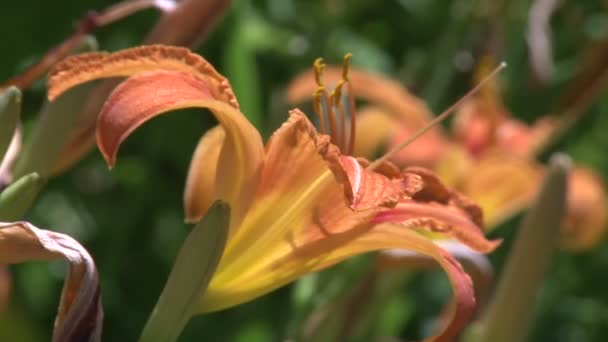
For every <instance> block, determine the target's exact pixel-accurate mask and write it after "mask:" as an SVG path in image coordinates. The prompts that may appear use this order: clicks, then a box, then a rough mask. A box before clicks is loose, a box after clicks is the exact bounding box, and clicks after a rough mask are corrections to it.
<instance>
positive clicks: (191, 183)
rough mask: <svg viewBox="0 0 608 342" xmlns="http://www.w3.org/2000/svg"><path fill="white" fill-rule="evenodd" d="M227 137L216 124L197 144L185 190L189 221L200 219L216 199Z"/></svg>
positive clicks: (185, 205)
mask: <svg viewBox="0 0 608 342" xmlns="http://www.w3.org/2000/svg"><path fill="white" fill-rule="evenodd" d="M225 138H226V132H225V131H224V129H223V128H222V126H216V127H214V128H212V129H210V130H209V131H207V133H205V134H204V135H203V136H202V137H201V139H200V140H199V142H198V145H197V146H196V150H195V151H194V154H193V155H192V161H191V162H190V168H189V169H188V178H187V179H186V188H185V190H184V210H185V214H186V220H188V221H193V222H194V221H198V220H200V219H201V217H203V215H204V214H205V212H206V211H207V209H209V207H210V206H211V204H212V203H213V201H214V196H215V191H214V189H215V184H216V178H217V177H216V175H217V163H218V160H219V157H220V151H221V150H222V146H223V145H224V140H225Z"/></svg>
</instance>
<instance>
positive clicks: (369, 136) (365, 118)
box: [353, 106, 396, 159]
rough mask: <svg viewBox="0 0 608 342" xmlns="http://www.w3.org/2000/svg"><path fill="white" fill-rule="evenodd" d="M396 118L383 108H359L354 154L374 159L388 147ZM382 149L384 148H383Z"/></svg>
mask: <svg viewBox="0 0 608 342" xmlns="http://www.w3.org/2000/svg"><path fill="white" fill-rule="evenodd" d="M395 125H396V120H395V119H394V118H392V117H391V114H390V113H387V112H386V111H385V110H384V109H383V108H381V107H378V106H366V107H363V108H361V109H357V128H356V134H355V136H356V137H357V139H355V149H354V151H353V155H355V156H358V157H365V158H368V159H374V158H376V157H378V154H379V152H380V153H381V152H382V150H384V149H386V145H387V144H388V142H389V141H390V138H391V136H392V134H393V131H394V128H395ZM381 149H382V150H381Z"/></svg>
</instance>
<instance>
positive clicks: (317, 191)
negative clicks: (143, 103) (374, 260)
mask: <svg viewBox="0 0 608 342" xmlns="http://www.w3.org/2000/svg"><path fill="white" fill-rule="evenodd" d="M327 139H328V137H326V136H317V133H316V130H315V129H314V127H313V126H312V124H310V122H309V121H308V119H307V118H306V117H305V116H304V115H303V114H302V113H300V112H297V111H293V112H292V113H291V115H290V118H289V120H288V121H287V122H286V123H284V124H283V125H282V126H281V128H279V129H278V130H277V131H276V132H275V133H274V134H273V136H272V137H271V138H270V140H269V142H268V144H267V146H266V160H265V163H264V170H263V171H262V177H261V181H260V185H259V187H258V190H257V193H256V196H255V201H254V204H253V205H252V207H251V208H250V209H249V211H248V213H247V215H246V217H245V219H244V220H243V222H242V223H241V224H240V226H239V228H238V230H237V231H236V233H235V234H234V235H233V236H232V237H231V238H230V239H229V241H228V244H227V246H226V249H225V250H224V255H223V256H222V259H221V261H220V265H219V267H218V269H217V271H216V273H215V275H214V277H213V279H212V280H211V283H210V284H209V288H208V289H207V291H206V293H205V294H204V296H203V298H202V301H201V310H203V311H213V310H219V309H222V308H225V307H229V306H233V305H237V304H240V303H242V302H246V301H249V300H251V299H253V298H256V297H258V296H260V295H262V294H265V293H268V292H270V291H272V290H274V289H276V288H278V287H280V286H282V285H284V284H286V283H288V282H290V281H292V280H294V279H295V277H297V276H298V275H301V274H303V273H305V272H306V271H305V270H295V269H294V270H292V271H290V272H288V273H285V272H283V273H279V274H276V273H274V272H272V270H273V269H274V268H275V267H276V266H275V264H276V263H277V262H279V260H281V259H283V258H285V257H286V256H287V255H289V254H290V253H292V251H293V249H294V246H295V245H294V244H295V243H297V242H299V241H301V240H302V239H310V238H312V237H311V236H310V235H311V231H312V230H311V229H310V227H319V226H322V227H323V229H325V231H326V232H327V233H330V232H339V231H343V230H348V229H350V228H351V227H353V226H355V225H357V224H359V223H361V222H363V221H364V220H365V219H368V218H369V217H370V215H371V213H366V212H354V211H353V210H352V209H350V208H349V207H348V206H347V204H346V201H345V198H344V190H343V187H342V186H341V185H340V184H339V183H338V182H337V181H336V180H335V178H334V176H333V174H332V172H331V170H330V168H329V166H328V163H327V162H326V161H325V159H324V155H323V153H322V152H320V151H319V149H320V147H323V148H324V149H326V148H327V144H328V141H327ZM323 142H326V144H323ZM321 231H322V230H321V229H316V230H314V233H312V234H317V233H321ZM304 236H306V238H304ZM315 236H317V235H315Z"/></svg>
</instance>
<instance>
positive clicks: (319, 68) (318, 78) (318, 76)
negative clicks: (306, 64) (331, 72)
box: [312, 57, 325, 87]
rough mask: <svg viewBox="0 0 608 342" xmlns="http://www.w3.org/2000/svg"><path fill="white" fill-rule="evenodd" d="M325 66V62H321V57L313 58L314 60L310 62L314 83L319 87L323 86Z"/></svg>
mask: <svg viewBox="0 0 608 342" xmlns="http://www.w3.org/2000/svg"><path fill="white" fill-rule="evenodd" d="M324 68H325V63H324V62H323V58H320V57H319V58H317V59H315V62H314V63H313V64H312V70H313V72H314V73H315V83H317V85H318V86H319V87H322V86H323V77H322V75H323V69H324Z"/></svg>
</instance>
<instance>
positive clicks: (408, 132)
mask: <svg viewBox="0 0 608 342" xmlns="http://www.w3.org/2000/svg"><path fill="white" fill-rule="evenodd" d="M417 131H418V129H415V128H414V127H412V126H411V125H409V124H408V123H407V122H404V121H402V122H401V123H396V124H395V129H394V133H393V135H391V137H390V142H389V145H388V150H391V149H392V148H394V147H396V146H398V145H399V144H401V143H402V142H403V141H405V140H406V139H407V138H409V137H410V136H412V135H414V134H415V133H416V132H417ZM448 146H449V144H448V141H447V139H446V138H445V136H444V135H443V132H442V131H441V129H440V128H439V127H438V128H433V129H431V130H429V131H428V132H426V133H425V134H423V135H422V136H420V137H419V138H417V139H416V140H414V141H413V142H412V143H411V144H409V145H408V146H406V147H405V148H403V149H401V150H400V151H399V152H397V153H396V154H395V155H394V156H393V157H391V161H392V162H394V163H395V164H397V165H399V166H401V167H404V166H412V165H417V166H425V167H434V166H435V165H436V164H437V162H438V160H440V159H441V158H442V157H443V155H444V153H445V152H446V150H447V148H448Z"/></svg>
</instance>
